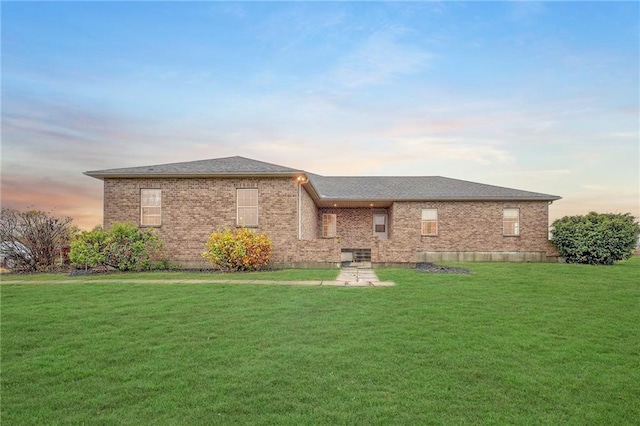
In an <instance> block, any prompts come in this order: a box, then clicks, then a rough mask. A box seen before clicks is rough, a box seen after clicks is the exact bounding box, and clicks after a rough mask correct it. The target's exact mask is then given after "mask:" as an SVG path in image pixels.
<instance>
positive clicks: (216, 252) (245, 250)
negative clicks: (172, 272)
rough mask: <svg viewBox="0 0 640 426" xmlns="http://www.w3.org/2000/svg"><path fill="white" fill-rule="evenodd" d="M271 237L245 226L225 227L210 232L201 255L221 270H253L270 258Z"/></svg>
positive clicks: (265, 263)
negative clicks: (234, 228)
mask: <svg viewBox="0 0 640 426" xmlns="http://www.w3.org/2000/svg"><path fill="white" fill-rule="evenodd" d="M272 250H273V248H272V245H271V239H269V237H267V235H266V234H265V233H262V234H256V233H255V232H253V231H251V230H249V229H247V228H244V227H243V228H239V229H236V230H235V231H231V230H229V229H226V230H224V231H217V232H214V233H213V234H211V236H210V237H209V240H208V241H207V243H206V251H205V252H204V253H202V257H204V258H205V259H207V260H208V261H209V262H211V263H212V264H213V265H214V266H215V267H216V268H219V269H220V270H222V271H226V272H228V271H255V270H257V269H260V268H263V267H265V266H266V265H267V264H268V263H269V259H270V258H271V252H272Z"/></svg>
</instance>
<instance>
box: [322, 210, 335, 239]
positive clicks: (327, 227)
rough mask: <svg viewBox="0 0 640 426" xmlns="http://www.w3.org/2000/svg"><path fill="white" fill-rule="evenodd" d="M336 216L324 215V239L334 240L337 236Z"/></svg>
mask: <svg viewBox="0 0 640 426" xmlns="http://www.w3.org/2000/svg"><path fill="white" fill-rule="evenodd" d="M336 223H337V220H336V215H335V214H323V215H322V238H333V237H335V236H336Z"/></svg>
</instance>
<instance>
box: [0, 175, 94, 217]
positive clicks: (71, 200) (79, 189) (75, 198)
mask: <svg viewBox="0 0 640 426" xmlns="http://www.w3.org/2000/svg"><path fill="white" fill-rule="evenodd" d="M2 207H7V208H13V209H17V210H27V209H36V210H44V211H48V212H49V211H50V212H52V213H54V214H55V215H57V216H71V217H72V218H73V219H74V221H73V223H74V225H77V226H79V227H80V228H82V229H92V228H93V227H94V226H96V225H99V224H101V223H102V208H101V207H102V182H100V181H98V180H96V179H91V178H89V177H84V179H83V178H81V177H79V178H78V179H68V178H65V177H46V176H38V175H32V174H25V173H11V174H9V173H5V172H4V170H3V173H2Z"/></svg>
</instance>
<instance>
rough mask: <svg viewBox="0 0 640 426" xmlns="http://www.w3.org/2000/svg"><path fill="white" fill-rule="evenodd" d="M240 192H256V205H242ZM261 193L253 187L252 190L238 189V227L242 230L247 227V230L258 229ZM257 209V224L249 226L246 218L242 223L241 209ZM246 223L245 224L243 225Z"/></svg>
mask: <svg viewBox="0 0 640 426" xmlns="http://www.w3.org/2000/svg"><path fill="white" fill-rule="evenodd" d="M240 191H255V198H256V203H255V206H254V205H249V204H247V205H240ZM259 196H260V194H259V192H258V188H255V187H252V188H236V226H237V227H239V228H241V227H245V228H257V227H258V225H259V223H260V211H259V205H260V203H259ZM241 208H242V209H255V216H256V221H255V223H250V224H247V221H246V218H245V220H244V221H241V220H240V219H241V217H242V216H240V209H241ZM243 222H244V223H243Z"/></svg>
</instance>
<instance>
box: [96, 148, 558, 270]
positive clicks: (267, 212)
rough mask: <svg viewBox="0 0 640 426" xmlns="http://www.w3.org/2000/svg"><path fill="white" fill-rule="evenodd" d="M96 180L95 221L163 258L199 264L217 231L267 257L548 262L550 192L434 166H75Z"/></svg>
mask: <svg viewBox="0 0 640 426" xmlns="http://www.w3.org/2000/svg"><path fill="white" fill-rule="evenodd" d="M85 174H86V175H88V176H91V177H94V178H97V179H101V180H102V181H103V182H104V226H105V228H109V227H110V226H111V224H113V223H114V222H132V223H136V224H139V225H140V226H141V227H153V228H155V229H156V231H157V233H158V234H159V235H160V237H161V238H162V239H163V241H164V243H165V247H166V250H167V254H168V256H169V259H170V260H171V261H173V262H175V263H177V264H179V265H181V266H182V267H185V268H189V267H192V268H200V267H206V266H207V264H206V262H204V260H203V259H202V256H201V253H202V252H203V250H204V244H205V242H206V241H207V238H208V237H209V235H210V234H211V233H212V232H213V231H214V230H216V229H222V228H233V227H237V226H247V227H251V228H255V229H256V230H257V231H258V232H265V233H266V234H267V235H268V236H269V237H270V238H271V239H272V241H273V247H274V250H273V255H272V263H275V264H278V265H290V266H321V265H336V264H338V263H340V262H341V261H351V260H353V261H360V260H365V261H368V260H370V261H371V262H372V263H374V264H387V265H388V264H413V263H416V262H421V261H439V260H464V261H538V262H539V261H547V260H549V259H552V258H553V257H554V256H556V252H555V251H554V249H553V247H552V246H551V245H550V244H549V241H548V207H549V204H551V203H552V202H553V201H555V200H558V199H560V197H558V196H555V195H548V194H540V193H536V192H529V191H522V190H517V189H510V188H503V187H498V186H492V185H484V184H480V183H473V182H467V181H462V180H457V179H450V178H445V177H440V176H408V177H381V176H371V177H366V176H358V177H333V176H331V177H329V176H320V175H316V174H313V173H309V172H306V171H303V170H297V169H292V168H288V167H282V166H278V165H275V164H269V163H265V162H261V161H256V160H251V159H247V158H243V157H229V158H219V159H213V160H201V161H192V162H185V163H173V164H162V165H157V166H145V167H133V168H121V169H109V170H98V171H89V172H85Z"/></svg>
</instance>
